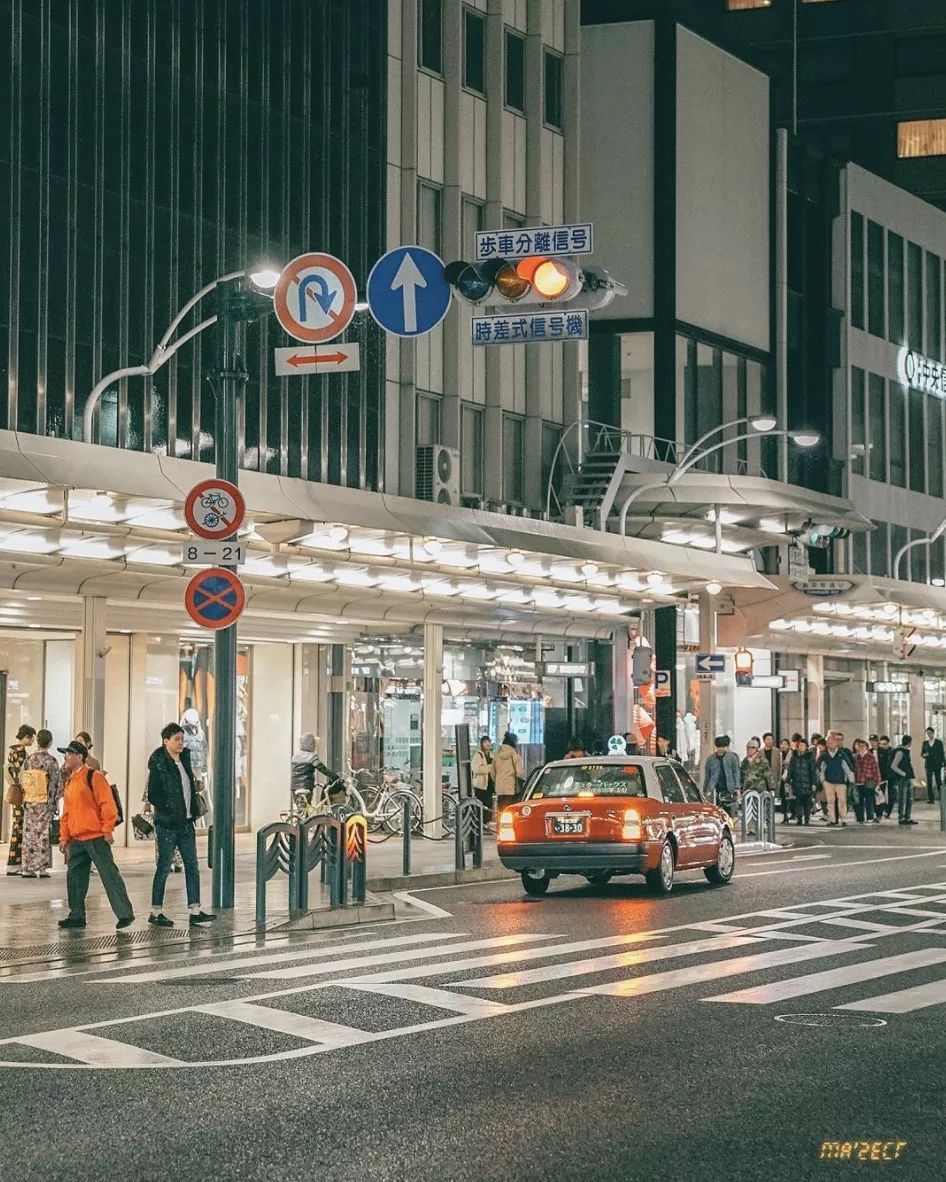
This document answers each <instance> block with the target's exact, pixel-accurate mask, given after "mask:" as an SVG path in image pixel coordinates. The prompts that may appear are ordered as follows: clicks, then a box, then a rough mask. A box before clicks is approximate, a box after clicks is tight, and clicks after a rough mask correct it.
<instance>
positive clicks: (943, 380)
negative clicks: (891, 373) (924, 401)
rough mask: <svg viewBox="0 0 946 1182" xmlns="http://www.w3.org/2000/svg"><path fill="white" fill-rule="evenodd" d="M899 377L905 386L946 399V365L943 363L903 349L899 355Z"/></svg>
mask: <svg viewBox="0 0 946 1182" xmlns="http://www.w3.org/2000/svg"><path fill="white" fill-rule="evenodd" d="M897 377H898V378H899V379H900V381H901V382H902V383H903V385H904V386H910V387H912V388H913V389H914V390H924V391H925V392H926V393H927V394H935V395H936V396H937V398H946V365H943V363H942V362H941V361H934V360H933V359H932V358H931V357H924V356H923V355H922V354H920V353H916V352H914V351H913V350H912V349H901V350H900V352H899V353H898V355H897Z"/></svg>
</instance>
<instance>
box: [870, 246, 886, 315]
mask: <svg viewBox="0 0 946 1182" xmlns="http://www.w3.org/2000/svg"><path fill="white" fill-rule="evenodd" d="M884 319H885V317H884V228H883V226H878V225H877V223H876V222H868V223H867V331H868V332H869V333H871V334H873V336H875V337H882V336H886V326H885V325H884Z"/></svg>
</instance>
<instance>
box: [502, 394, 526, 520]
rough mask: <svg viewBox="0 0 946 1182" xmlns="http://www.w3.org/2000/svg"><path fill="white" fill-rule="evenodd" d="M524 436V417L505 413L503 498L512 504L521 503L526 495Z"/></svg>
mask: <svg viewBox="0 0 946 1182" xmlns="http://www.w3.org/2000/svg"><path fill="white" fill-rule="evenodd" d="M523 438H524V430H523V421H522V419H520V418H517V417H516V416H515V415H503V499H504V500H505V501H507V502H508V503H509V504H511V505H521V504H522V501H523V497H524V485H523V480H522V448H523Z"/></svg>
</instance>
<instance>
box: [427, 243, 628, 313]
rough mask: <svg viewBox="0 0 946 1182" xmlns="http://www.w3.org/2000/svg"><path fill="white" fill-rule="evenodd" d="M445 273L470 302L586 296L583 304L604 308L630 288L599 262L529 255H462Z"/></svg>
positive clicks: (554, 300)
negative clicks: (480, 259) (478, 259)
mask: <svg viewBox="0 0 946 1182" xmlns="http://www.w3.org/2000/svg"><path fill="white" fill-rule="evenodd" d="M443 274H444V278H445V279H446V281H447V282H448V283H449V284H450V285H451V286H452V287H453V288H454V290H455V291H456V293H457V295H459V296H462V298H463V299H464V300H466V301H467V303H470V304H502V303H509V304H553V303H554V304H564V303H568V302H569V301H570V300H573V299H575V298H576V297H577V296H579V295H580V296H582V297H583V299H582V307H583V308H587V309H588V310H593V309H595V308H603V307H604V306H605V305H606V304H609V303H610V302H611V300H613V299H614V297H615V296H616V295H619V294H626V292H627V289H626V288H625V287H624V286H623V284H620V283H617V282H615V280H613V279H612V278H611V276H610V275H609V274H608V273H607V271H605V270H604V269H603V268H601V267H584V268H582V267H579V266H578V265H577V264H576V263H573V262H572V261H571V259H565V258H550V257H547V256H545V255H530V256H529V257H527V258H524V259H489V260H488V261H486V262H484V263H467V262H464V261H462V260H458V261H457V262H454V263H448V264H447V265H446V266H445V267H444V272H443Z"/></svg>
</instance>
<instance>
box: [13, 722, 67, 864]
mask: <svg viewBox="0 0 946 1182" xmlns="http://www.w3.org/2000/svg"><path fill="white" fill-rule="evenodd" d="M36 745H37V748H38V750H36V751H34V752H33V754H32V755H28V756H27V757H26V763H24V764H23V767H22V769H21V771H20V785H21V787H22V789H23V866H22V869H21V871H20V873H21V874H22V876H23V877H24V878H33V877H36V878H49V871H50V869H51V867H52V864H53V859H52V850H51V848H50V840H49V829H50V826H51V825H52V823H53V818H54V817H55V815H56V805H57V804H58V803H59V795H60V790H61V779H60V775H59V764H58V763H57V762H56V757H55V756H54V755H52V754H51V753H50V750H49V748H50V747H51V746H52V745H53V736H52V733H51V732H50V731H47V730H41V731H38V732H37V735H36Z"/></svg>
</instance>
